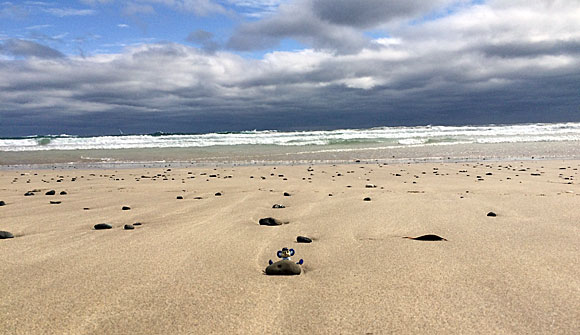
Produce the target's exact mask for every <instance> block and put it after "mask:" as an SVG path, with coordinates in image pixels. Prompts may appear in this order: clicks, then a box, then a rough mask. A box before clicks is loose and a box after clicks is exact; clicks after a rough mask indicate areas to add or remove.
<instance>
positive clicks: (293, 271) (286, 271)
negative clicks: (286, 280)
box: [266, 260, 302, 276]
mask: <svg viewBox="0 0 580 335" xmlns="http://www.w3.org/2000/svg"><path fill="white" fill-rule="evenodd" d="M301 272H302V268H301V267H300V265H298V264H296V263H294V262H292V261H286V260H281V261H277V262H276V263H274V264H272V265H269V266H268V267H267V268H266V274H267V275H268V276H294V275H299V274H300V273H301Z"/></svg>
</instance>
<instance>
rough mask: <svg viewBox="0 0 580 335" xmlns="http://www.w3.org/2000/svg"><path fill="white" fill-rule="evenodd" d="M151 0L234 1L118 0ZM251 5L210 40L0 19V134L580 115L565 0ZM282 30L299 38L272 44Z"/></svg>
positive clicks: (203, 11) (187, 6)
mask: <svg viewBox="0 0 580 335" xmlns="http://www.w3.org/2000/svg"><path fill="white" fill-rule="evenodd" d="M111 1H113V0H111ZM111 1H102V0H101V1H98V0H94V1H89V0H85V1H84V3H86V4H88V5H90V6H91V7H90V8H91V9H90V10H94V11H98V10H99V9H100V8H101V7H100V6H107V5H109V4H108V3H110V2H111ZM155 3H157V4H158V3H164V4H165V5H166V6H167V8H170V9H172V10H180V11H190V12H192V13H193V14H192V15H194V16H195V15H229V16H233V17H236V16H237V15H238V14H239V13H235V12H232V10H231V8H229V7H228V6H226V1H210V0H196V1H186V0H182V1H177V0H175V1H171V0H165V1H162V0H157V1H152V0H151V1H145V0H143V1H134V2H131V4H133V5H135V6H145V5H151V4H155ZM410 3H412V4H413V5H410ZM260 5H261V8H266V9H267V10H264V11H263V12H260V15H255V16H253V17H251V18H247V17H248V16H244V18H241V17H239V16H237V18H235V19H236V20H238V21H239V22H240V24H239V25H238V26H237V27H236V28H235V30H234V31H233V32H232V34H231V35H230V37H229V38H228V39H227V40H225V41H224V42H223V43H218V42H217V41H215V40H214V35H213V33H212V32H209V31H205V30H201V29H200V30H195V31H191V33H190V34H189V35H188V36H183V41H182V42H166V43H154V44H146V43H140V44H137V45H133V46H128V47H126V48H125V49H124V51H122V52H120V53H97V54H92V55H88V56H86V55H85V56H84V57H82V56H78V55H66V54H64V53H63V52H61V51H59V50H56V49H55V48H50V47H48V46H47V45H44V44H42V43H38V42H35V41H30V40H25V39H22V38H17V37H14V36H3V35H0V136H21V135H29V134H41V133H72V134H99V133H115V132H117V129H119V128H122V129H123V130H124V131H125V132H126V133H128V132H154V131H158V130H160V131H168V132H208V131H230V130H242V129H254V128H257V129H312V128H337V127H369V126H381V125H420V124H476V123H477V124H481V123H521V122H551V121H580V20H579V19H578V18H580V3H578V1H575V0H569V1H558V0H535V1H534V0H532V1H519V0H509V1H508V0H495V1H493V0H492V1H486V2H481V1H478V2H468V1H451V0H440V1H413V2H410V1H380V0H369V1H362V2H361V1H347V0H320V1H314V0H296V1H265V0H262V1H250V0H248V1H247V3H246V6H254V7H260ZM60 13H61V14H62V13H64V12H60ZM79 15H80V14H79ZM148 15H150V14H148ZM287 39H292V40H296V41H298V42H299V43H300V44H301V45H304V46H305V47H304V48H303V49H300V50H296V51H276V49H275V48H276V47H277V46H278V45H280V43H281V42H282V41H284V40H287ZM192 43H193V44H192ZM263 49H267V50H269V51H268V52H267V53H265V54H264V55H263V56H262V55H260V56H259V57H248V56H247V54H245V53H244V52H245V51H256V50H263Z"/></svg>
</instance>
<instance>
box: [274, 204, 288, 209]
mask: <svg viewBox="0 0 580 335" xmlns="http://www.w3.org/2000/svg"><path fill="white" fill-rule="evenodd" d="M272 208H286V206H284V205H279V204H275V205H274V206H272Z"/></svg>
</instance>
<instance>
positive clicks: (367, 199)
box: [363, 197, 371, 201]
mask: <svg viewBox="0 0 580 335" xmlns="http://www.w3.org/2000/svg"><path fill="white" fill-rule="evenodd" d="M363 200H364V201H371V198H369V197H366V198H364V199H363Z"/></svg>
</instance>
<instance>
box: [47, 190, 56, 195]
mask: <svg viewBox="0 0 580 335" xmlns="http://www.w3.org/2000/svg"><path fill="white" fill-rule="evenodd" d="M55 194H56V191H55V190H50V191H48V192H46V193H45V195H55Z"/></svg>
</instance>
